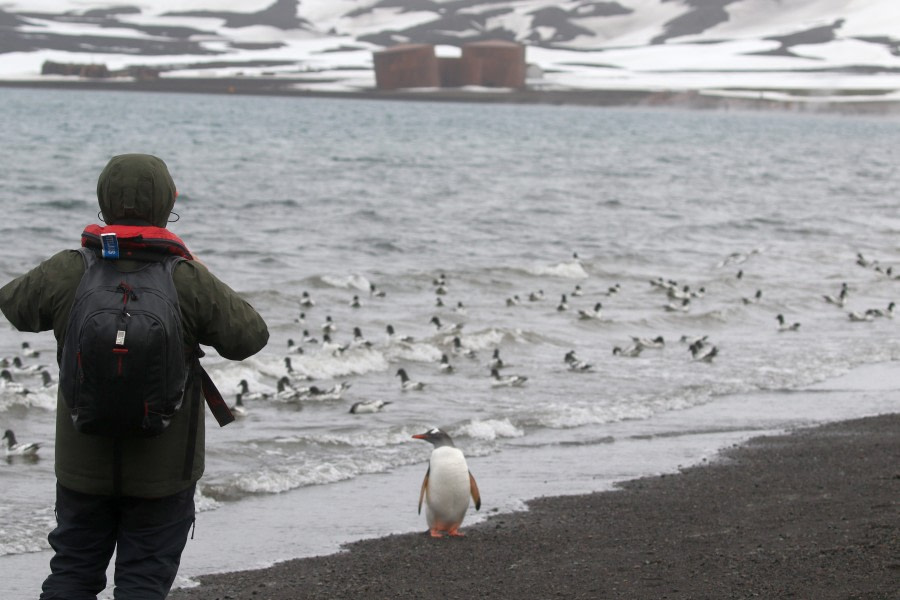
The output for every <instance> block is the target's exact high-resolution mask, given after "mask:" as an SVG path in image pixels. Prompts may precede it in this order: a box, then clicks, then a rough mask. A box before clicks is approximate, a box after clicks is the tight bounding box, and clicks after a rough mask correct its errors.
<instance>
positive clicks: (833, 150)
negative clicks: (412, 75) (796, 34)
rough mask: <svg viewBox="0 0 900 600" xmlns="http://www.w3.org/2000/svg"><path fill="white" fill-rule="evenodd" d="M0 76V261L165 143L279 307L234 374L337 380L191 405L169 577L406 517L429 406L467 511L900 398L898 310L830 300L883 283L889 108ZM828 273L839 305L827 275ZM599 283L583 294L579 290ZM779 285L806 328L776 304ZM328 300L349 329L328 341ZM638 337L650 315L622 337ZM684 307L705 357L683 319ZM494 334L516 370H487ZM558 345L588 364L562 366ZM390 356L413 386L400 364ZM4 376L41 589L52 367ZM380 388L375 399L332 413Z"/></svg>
mask: <svg viewBox="0 0 900 600" xmlns="http://www.w3.org/2000/svg"><path fill="white" fill-rule="evenodd" d="M0 107H2V112H3V114H4V116H5V118H4V119H3V120H2V121H0V132H2V139H3V140H4V144H2V146H0V157H2V160H0V165H2V171H0V173H2V175H0V177H2V186H0V208H2V211H3V215H4V219H3V221H2V223H0V231H2V236H3V238H2V239H3V240H4V243H3V252H2V256H0V279H2V280H3V281H7V280H9V279H11V278H13V277H15V276H17V275H19V274H21V273H23V272H24V271H26V270H28V269H29V268H31V267H32V266H34V265H35V264H37V263H38V262H39V261H40V260H42V259H43V258H45V257H48V256H50V255H51V254H53V253H55V252H56V251H58V250H60V249H62V248H69V247H75V246H76V245H77V244H78V240H79V234H80V232H81V230H82V228H83V227H84V226H85V225H87V224H90V223H95V222H98V221H97V217H96V214H97V204H96V197H95V191H94V190H95V185H96V179H97V176H98V175H99V173H100V171H101V169H102V168H103V166H104V165H105V163H106V161H107V160H108V159H109V157H110V156H112V155H115V154H120V153H126V152H147V153H152V154H156V155H158V156H160V157H162V158H163V159H164V160H165V161H166V162H167V163H168V165H169V168H170V171H171V172H172V175H173V177H174V179H175V182H176V184H177V186H178V188H179V197H178V201H177V203H176V207H175V210H176V212H178V213H179V215H180V220H178V221H177V222H175V223H172V224H171V225H170V228H171V229H172V231H174V232H175V233H176V234H178V235H179V236H181V237H182V238H183V239H184V240H185V241H186V242H187V243H188V245H189V246H190V247H191V249H192V251H194V252H195V254H196V255H197V256H198V257H200V258H201V259H202V260H203V261H204V262H205V263H206V264H207V265H208V266H209V267H210V268H211V270H213V272H215V273H216V274H217V275H219V277H220V278H222V279H223V280H224V281H225V282H227V283H228V284H229V285H231V286H232V287H233V288H234V289H236V290H237V291H239V292H240V293H241V294H242V295H244V296H245V297H246V298H247V299H248V300H249V301H250V302H251V303H252V304H253V305H254V306H255V307H256V308H257V309H258V310H259V311H260V312H261V314H262V315H263V316H264V317H265V319H266V321H267V322H268V324H269V328H270V332H271V339H270V343H269V345H268V346H267V347H266V348H265V349H264V350H263V351H262V352H261V353H260V354H258V355H257V356H255V357H252V358H250V359H248V360H246V361H243V362H241V363H233V362H228V361H225V360H222V359H221V358H220V357H218V356H217V355H216V353H215V352H214V351H210V353H209V356H208V357H207V358H206V359H205V364H206V367H207V369H208V370H209V372H210V373H211V375H212V376H213V378H214V379H215V381H216V382H217V384H218V386H219V388H220V390H221V391H222V392H223V393H224V394H225V395H226V396H228V397H233V395H234V394H235V393H236V391H237V389H238V384H239V382H240V381H241V380H242V379H245V380H247V382H248V385H249V387H250V390H251V391H261V392H265V393H272V392H274V391H275V390H276V381H277V380H278V379H279V378H280V377H281V376H283V375H285V374H286V368H285V363H284V358H285V357H286V356H290V357H291V362H292V367H293V370H294V372H293V376H295V377H299V376H301V375H303V376H307V377H309V378H310V380H309V381H298V383H297V385H298V386H309V385H315V386H317V387H319V388H322V389H326V388H330V387H332V386H334V385H337V384H339V383H346V384H348V385H349V388H347V389H345V390H344V391H343V392H342V393H341V394H340V397H339V398H306V399H303V400H301V401H283V400H279V399H277V398H269V399H259V400H247V401H246V402H245V404H246V407H247V409H248V415H247V416H246V417H245V418H243V419H240V420H239V421H237V422H236V423H234V424H232V425H229V426H228V427H226V428H224V429H219V428H218V427H217V426H216V424H215V421H214V420H213V419H211V418H209V419H208V424H209V431H208V435H207V451H208V455H207V473H206V475H205V476H204V478H203V479H202V480H201V483H200V486H199V489H200V492H199V494H198V497H197V501H198V506H199V507H200V509H201V510H202V512H201V513H200V515H199V517H198V524H197V534H196V539H194V540H192V541H191V542H189V544H188V548H187V550H186V552H185V555H184V559H183V564H182V570H181V574H180V578H179V581H178V585H191V584H192V581H193V578H195V577H196V576H197V575H200V574H203V573H209V572H214V571H221V570H235V569H239V568H248V567H258V566H262V565H265V564H270V563H272V562H273V561H277V560H282V559H286V558H291V557H295V556H307V555H312V554H321V553H327V552H334V551H336V550H338V548H339V545H340V544H341V543H344V542H346V541H349V540H352V539H358V538H361V537H372V536H379V535H385V534H389V533H395V532H404V531H417V530H422V529H424V528H425V523H424V518H423V517H421V516H419V515H417V514H416V509H415V506H416V500H417V497H418V487H419V484H420V482H421V477H422V475H423V474H424V470H425V467H424V463H425V461H427V458H428V454H429V452H430V446H428V445H427V444H425V443H423V442H420V441H417V440H413V439H411V436H412V435H413V434H415V433H420V432H422V431H425V430H426V429H428V428H430V427H433V426H440V427H442V428H444V429H445V430H447V431H448V432H449V433H450V434H451V435H452V436H453V438H454V440H455V442H456V444H457V446H459V447H460V448H462V449H463V450H464V452H465V453H466V455H467V456H468V457H469V463H470V467H471V470H472V472H473V473H474V474H475V476H476V478H477V479H478V481H479V486H480V487H481V490H482V495H483V500H484V504H483V506H482V510H481V512H480V513H478V514H477V515H476V513H474V512H472V513H470V517H468V519H469V520H467V523H468V522H477V520H478V519H480V518H483V517H484V515H488V514H492V513H495V512H504V511H511V510H519V509H521V508H522V507H523V506H524V502H525V501H526V500H527V499H529V498H532V497H535V496H539V495H556V494H565V493H578V492H587V491H595V490H603V489H608V488H609V487H610V486H611V485H613V483H614V482H616V481H621V480H623V479H629V478H633V477H638V476H641V475H647V474H653V473H659V472H666V471H672V470H675V469H677V468H678V467H679V466H684V465H687V464H693V463H696V462H698V461H701V460H704V459H706V458H708V457H710V456H712V455H714V453H715V452H716V451H717V450H718V449H720V448H722V447H723V446H726V445H728V444H731V443H735V442H736V441H740V440H742V439H746V438H747V437H750V436H752V435H756V434H759V433H764V432H771V431H780V430H783V429H786V428H790V427H796V426H803V425H810V424H814V423H820V422H824V421H828V420H834V419H841V418H849V417H855V416H862V415H868V414H876V413H881V412H888V411H896V410H897V409H898V408H900V401H898V400H900V394H898V391H900V376H898V373H897V363H896V362H895V361H897V360H898V359H900V340H898V336H897V333H898V328H897V324H898V321H900V317H898V318H897V319H896V320H895V319H893V318H890V317H875V318H872V319H871V320H868V321H862V322H855V321H852V320H851V319H850V318H849V317H848V313H849V312H851V311H856V312H862V313H864V312H865V311H866V310H869V309H881V310H886V309H887V307H888V305H889V303H890V302H892V301H895V300H897V299H898V298H900V294H898V290H900V279H898V278H897V277H898V276H900V272H897V273H894V272H893V271H895V270H896V271H900V269H891V270H890V271H889V268H891V267H892V266H894V265H896V266H897V267H900V244H898V241H897V240H898V239H900V238H898V234H900V216H898V213H897V209H898V203H897V202H898V201H897V199H898V197H900V169H898V165H897V162H896V160H895V155H896V147H897V144H898V142H900V120H898V119H896V118H892V117H879V118H871V117H849V116H834V115H820V116H812V115H794V114H790V113H732V112H690V111H679V110H668V109H663V108H657V109H637V108H616V109H600V108H589V107H567V106H513V105H511V106H495V105H478V104H438V103H428V102H422V103H398V102H388V101H384V102H379V101H363V100H359V101H355V100H318V99H299V98H296V99H294V98H258V97H230V96H206V95H178V94H139V93H91V92H75V91H71V92H63V91H33V90H15V89H2V90H0ZM858 254H861V255H862V256H863V258H864V259H865V260H866V261H867V262H868V261H876V262H874V264H871V265H869V266H861V265H859V264H857V260H858ZM739 275H740V276H739ZM660 278H661V279H662V280H663V281H670V280H671V281H674V282H677V289H679V290H683V288H684V286H689V291H693V292H695V297H693V298H692V300H691V302H690V304H689V310H688V311H686V312H683V311H668V310H666V308H665V307H666V305H668V304H669V303H670V302H672V303H674V304H676V305H678V304H680V302H681V301H680V300H679V299H675V300H672V299H670V298H669V297H668V296H667V293H666V291H665V290H662V289H660V288H659V286H657V285H654V284H653V283H652V282H656V281H658V280H659V279H660ZM442 279H443V281H445V284H444V285H443V288H444V289H439V287H441V286H439V285H438V282H439V281H440V280H442ZM371 284H374V285H375V286H376V287H377V289H378V290H382V291H383V292H384V296H383V297H380V296H375V295H372V294H371V293H370V286H371ZM843 284H846V285H847V289H848V294H847V298H846V303H845V305H844V306H843V307H838V306H835V305H833V304H830V303H828V302H826V301H825V299H824V296H825V295H833V296H837V295H838V294H839V292H840V290H841V287H842V285H843ZM576 286H578V289H580V291H581V295H575V294H573V292H574V291H575V290H576ZM611 288H614V289H615V291H614V292H611V291H610V289H611ZM701 290H702V291H701ZM757 290H760V291H761V297H760V299H759V301H758V302H755V301H754V302H750V303H746V302H744V299H748V300H750V299H752V298H753V297H754V295H755V294H756V292H757ZM304 292H305V293H307V294H309V296H310V297H311V298H312V299H313V300H314V302H315V306H313V307H303V306H301V299H302V297H303V294H304ZM440 292H444V293H440ZM541 294H542V298H539V299H535V300H529V296H530V295H534V296H535V297H538V296H540V295H541ZM564 294H565V295H566V300H567V304H568V310H558V307H559V304H560V302H561V297H562V295H564ZM354 296H358V297H359V301H360V303H361V306H360V307H356V308H355V307H353V306H351V302H352V300H353V297H354ZM516 297H518V299H519V300H520V301H519V302H518V303H517V304H516V303H515V302H514V301H513V302H509V300H511V299H514V298H516ZM438 300H440V302H441V303H442V304H443V306H439V305H438ZM598 302H599V303H601V304H602V308H601V318H599V319H581V318H579V314H578V311H579V310H588V309H592V308H594V307H595V306H596V304H597V303H598ZM459 303H461V304H462V307H461V309H460V305H459ZM510 304H512V305H510ZM301 313H302V314H303V319H304V320H303V322H300V319H301ZM779 314H783V315H784V317H785V319H786V320H787V321H788V322H789V323H793V322H799V323H800V324H801V325H800V327H799V329H798V330H796V331H784V332H782V331H779V329H778V326H777V321H776V316H777V315H779ZM435 316H436V317H438V318H439V320H440V321H441V323H442V324H443V325H448V324H450V325H452V324H459V325H461V327H462V328H461V331H460V332H459V333H458V334H454V333H448V332H445V331H439V330H438V328H437V327H436V325H435V324H433V323H432V322H431V320H432V318H433V317H435ZM326 317H331V318H332V320H333V321H334V323H335V324H336V326H337V330H336V332H335V333H334V334H333V336H332V337H333V342H334V344H336V345H340V346H346V349H344V350H343V351H335V350H334V348H333V347H324V344H323V343H322V334H323V331H322V324H323V323H324V322H325V320H326ZM388 325H392V326H393V327H394V328H395V330H396V332H397V338H399V337H400V336H410V337H411V338H413V341H411V342H405V341H400V340H399V339H396V338H395V339H390V338H389V337H388V336H387V333H386V328H387V326H388ZM355 327H358V328H359V329H360V331H361V333H362V335H363V336H364V338H365V340H366V341H368V342H369V344H359V343H356V344H354V335H353V330H354V328H355ZM304 329H306V330H308V332H309V334H310V336H314V337H316V338H318V343H315V344H313V343H306V342H304V341H303V338H304V335H303V330H304ZM457 335H458V337H459V344H460V346H461V347H462V349H463V350H465V351H471V352H472V353H474V356H473V357H470V356H467V355H466V354H464V353H462V352H457V351H454V343H453V338H454V337H455V336H457ZM632 336H637V337H645V338H655V337H657V336H662V337H663V338H664V340H665V344H664V346H663V347H662V348H647V349H645V350H643V352H641V354H640V355H639V356H637V357H626V356H621V355H616V354H614V353H613V349H614V348H615V347H616V346H619V347H622V348H626V347H628V346H629V345H631V344H632V339H631V338H632ZM700 336H707V344H708V345H709V346H712V345H714V346H715V347H716V348H717V351H718V354H717V356H716V357H715V358H714V359H713V360H712V361H711V362H702V361H697V360H693V359H692V355H691V352H690V351H689V350H688V345H687V344H686V343H684V342H682V341H680V340H681V339H682V338H683V337H700ZM289 340H293V341H294V342H295V346H299V347H300V348H302V349H303V352H302V353H298V352H294V351H291V350H289V347H288V343H289ZM22 342H28V343H29V344H30V345H31V346H32V347H33V348H35V349H37V350H39V351H40V356H39V357H37V358H26V359H25V364H26V365H35V364H43V365H45V367H46V369H47V370H48V371H50V372H51V373H52V374H53V377H54V378H55V377H56V375H57V372H58V371H57V366H56V364H55V359H54V357H55V354H54V352H55V341H54V339H53V336H52V334H50V333H43V334H25V333H19V332H16V331H14V330H13V329H12V327H11V326H10V325H9V324H8V323H7V322H6V321H5V320H4V321H3V322H2V323H0V356H6V357H13V356H15V355H17V354H18V353H19V352H20V349H21V344H22ZM495 350H499V353H500V356H501V358H502V360H503V361H504V367H503V368H502V369H501V373H502V374H504V375H510V374H517V375H523V376H526V377H528V380H527V382H526V383H525V385H524V386H522V387H496V386H495V385H494V384H493V380H492V378H491V376H490V371H489V364H490V361H491V356H492V353H493V352H494V351H495ZM571 350H574V351H576V353H577V355H578V357H579V358H581V359H582V360H584V361H586V362H588V363H590V364H592V368H591V370H589V371H586V372H574V371H572V370H570V369H568V368H567V365H566V364H565V362H564V360H563V357H564V356H565V354H566V353H567V352H569V351H571ZM442 354H447V355H448V357H449V360H450V362H451V363H452V364H453V365H454V367H455V372H454V373H452V374H444V373H443V372H442V371H441V370H440V369H439V363H440V359H441V355H442ZM399 368H404V369H405V370H406V371H407V372H408V373H409V375H410V377H411V378H412V379H414V380H417V381H421V382H424V383H425V387H424V389H423V390H421V391H408V392H404V391H402V390H401V387H400V379H399V378H398V377H397V375H396V373H397V371H398V369H399ZM13 376H14V377H15V378H16V379H17V380H18V381H20V382H22V383H24V384H25V385H26V386H28V387H30V388H31V389H32V390H33V391H32V393H29V394H24V395H23V394H18V393H14V392H13V391H12V390H11V389H3V390H0V425H2V426H3V428H4V429H12V430H14V431H15V432H16V434H17V436H18V438H19V440H20V441H39V442H41V443H42V444H43V447H42V448H41V451H40V455H39V459H38V460H36V461H23V460H21V459H11V460H7V461H5V462H0V478H2V484H3V485H2V487H3V497H2V500H0V574H2V579H3V581H4V582H5V584H4V587H6V588H7V594H5V597H9V598H28V597H33V596H34V595H35V590H36V589H37V588H38V587H39V586H40V582H41V581H42V580H43V577H44V576H45V573H46V569H47V566H46V565H47V561H48V560H49V556H50V552H49V547H48V545H47V542H46V535H47V533H48V532H49V530H50V529H51V528H52V526H53V522H54V521H53V491H54V475H53V458H52V456H53V423H54V410H55V399H54V395H55V388H53V387H51V388H47V389H45V388H42V387H41V385H40V379H39V377H38V376H37V375H36V374H34V373H32V372H27V371H23V370H14V371H13ZM368 400H383V401H386V402H390V404H388V405H387V406H386V407H385V408H384V410H382V411H381V412H378V413H375V414H350V412H349V409H350V407H351V406H352V404H353V403H355V402H360V401H368Z"/></svg>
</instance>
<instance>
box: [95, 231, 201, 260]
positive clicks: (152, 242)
mask: <svg viewBox="0 0 900 600" xmlns="http://www.w3.org/2000/svg"><path fill="white" fill-rule="evenodd" d="M104 233H115V234H116V237H117V238H118V240H119V252H120V253H121V257H122V258H128V257H129V255H130V254H131V253H132V252H135V251H139V252H161V253H164V254H174V255H176V256H181V257H182V258H186V259H188V260H193V259H194V257H193V256H192V255H191V252H190V251H189V250H188V248H187V244H185V243H184V242H183V241H181V238H179V237H178V236H177V235H175V234H174V233H172V232H171V231H169V230H168V229H166V228H164V227H153V226H152V225H147V226H142V225H107V226H106V227H100V226H99V225H88V226H87V227H85V228H84V231H83V232H82V233H81V245H82V246H84V247H85V248H100V247H102V245H101V241H100V236H101V235H102V234H104Z"/></svg>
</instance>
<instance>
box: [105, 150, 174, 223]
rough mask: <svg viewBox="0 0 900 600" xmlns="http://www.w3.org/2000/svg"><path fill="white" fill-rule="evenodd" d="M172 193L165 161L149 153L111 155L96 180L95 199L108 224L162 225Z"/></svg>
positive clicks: (167, 215)
mask: <svg viewBox="0 0 900 600" xmlns="http://www.w3.org/2000/svg"><path fill="white" fill-rule="evenodd" d="M175 196H176V191H175V182H174V181H172V176H171V175H169V169H168V167H166V163H164V162H163V161H162V160H160V159H159V158H157V157H155V156H151V155H149V154H121V155H119V156H114V157H113V158H112V159H111V160H110V161H109V163H107V165H106V167H105V168H104V169H103V172H102V173H100V178H99V179H98V180H97V200H98V201H99V203H100V212H101V213H102V214H103V220H104V222H106V223H107V224H113V223H119V224H126V225H136V224H150V225H155V226H156V227H165V226H166V223H168V221H169V213H171V212H172V207H173V206H175Z"/></svg>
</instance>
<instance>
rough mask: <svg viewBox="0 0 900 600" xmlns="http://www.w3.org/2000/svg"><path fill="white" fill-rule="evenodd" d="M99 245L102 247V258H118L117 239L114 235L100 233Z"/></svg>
mask: <svg viewBox="0 0 900 600" xmlns="http://www.w3.org/2000/svg"><path fill="white" fill-rule="evenodd" d="M100 243H101V244H102V246H103V258H107V259H110V260H117V259H118V258H119V238H118V237H116V234H115V233H101V234H100Z"/></svg>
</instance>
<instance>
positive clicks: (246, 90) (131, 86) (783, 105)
mask: <svg viewBox="0 0 900 600" xmlns="http://www.w3.org/2000/svg"><path fill="white" fill-rule="evenodd" d="M303 84H309V81H308V80H289V79H272V78H255V77H197V78H180V77H179V78H160V79H154V80H147V81H134V80H126V81H121V80H120V81H113V80H87V79H73V80H60V79H51V80H41V79H30V80H0V88H31V89H54V90H90V91H126V92H160V93H183V94H224V95H252V96H280V97H297V98H340V99H365V100H395V101H420V102H472V103H492V104H545V105H574V106H599V107H612V106H640V107H670V108H686V109H706V110H710V109H711V110H781V111H787V112H797V113H839V114H858V115H895V114H900V101H894V100H887V101H871V100H869V101H864V100H862V101H846V102H833V101H814V100H810V101H801V100H780V99H773V98H770V97H765V96H763V94H764V93H765V90H759V93H760V97H759V98H753V97H747V96H740V97H738V96H724V95H713V94H704V93H702V92H698V91H693V90H691V91H644V90H537V89H526V90H501V91H481V90H479V91H473V90H466V89H453V88H444V89H439V90H377V89H368V90H358V91H337V90H334V91H323V90H309V89H301V88H298V87H296V86H298V85H303ZM745 91H746V90H745ZM810 96H811V97H814V96H815V94H810Z"/></svg>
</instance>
